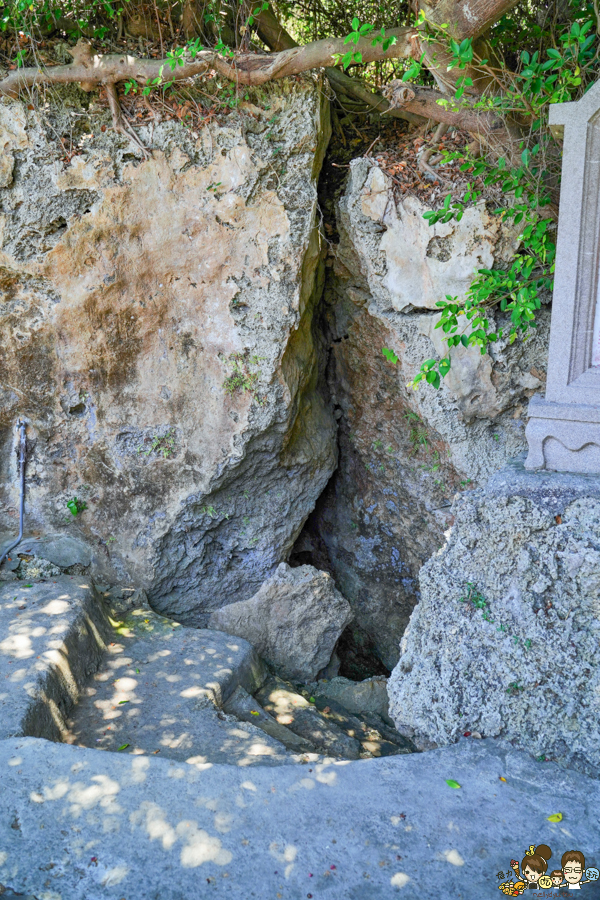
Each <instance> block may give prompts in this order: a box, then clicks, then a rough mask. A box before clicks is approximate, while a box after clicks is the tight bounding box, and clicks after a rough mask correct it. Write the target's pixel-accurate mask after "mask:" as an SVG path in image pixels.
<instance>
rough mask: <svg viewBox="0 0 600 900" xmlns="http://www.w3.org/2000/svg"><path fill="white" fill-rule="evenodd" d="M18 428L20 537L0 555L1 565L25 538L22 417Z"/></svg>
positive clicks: (25, 438)
mask: <svg viewBox="0 0 600 900" xmlns="http://www.w3.org/2000/svg"><path fill="white" fill-rule="evenodd" d="M17 428H18V429H19V430H20V436H19V466H20V479H21V498H20V503H19V537H18V538H17V539H16V541H14V543H12V544H11V545H10V546H9V547H7V549H6V550H5V551H4V553H3V554H2V556H0V566H1V565H2V563H3V562H4V560H5V559H6V557H7V556H8V554H9V553H10V551H11V550H14V549H15V547H16V546H17V545H18V544H20V543H21V541H22V539H23V510H24V508H25V461H26V459H27V434H26V431H25V429H26V425H25V422H22V421H21V419H19V421H18V422H17Z"/></svg>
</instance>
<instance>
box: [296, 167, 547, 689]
mask: <svg viewBox="0 0 600 900" xmlns="http://www.w3.org/2000/svg"><path fill="white" fill-rule="evenodd" d="M423 212H425V207H423V206H422V204H420V201H417V200H416V199H415V198H411V199H404V200H396V198H395V197H394V196H393V193H392V184H391V182H390V180H389V179H388V178H387V176H386V175H384V173H382V172H381V170H380V169H379V168H378V167H377V166H376V165H374V164H373V163H372V162H370V161H368V160H365V159H359V160H354V161H353V162H352V163H351V165H350V175H349V180H348V184H347V187H346V191H345V193H344V195H343V197H342V199H341V201H340V203H339V208H338V229H339V233H340V243H339V245H338V247H337V249H336V252H335V259H334V271H333V274H332V277H331V278H330V279H329V281H328V286H327V292H326V297H325V300H326V309H327V314H328V324H329V330H330V334H331V338H332V354H331V359H330V365H329V370H328V378H329V384H330V390H331V395H332V400H333V402H334V404H335V405H336V406H337V410H336V414H337V415H338V416H340V419H339V446H340V464H339V468H338V470H337V471H336V473H335V474H334V476H333V478H332V479H331V482H330V484H329V485H328V487H327V489H326V491H325V493H324V494H323V495H322V496H321V498H320V499H319V502H318V504H317V508H316V511H315V513H314V514H313V515H312V516H311V518H310V519H309V522H308V524H307V527H306V529H305V531H304V532H303V534H302V536H301V538H300V542H299V544H298V545H297V557H296V558H297V560H298V561H300V562H307V561H313V562H315V563H316V564H318V565H319V567H320V568H323V569H327V570H328V571H330V572H331V573H332V575H333V576H334V578H335V580H336V584H337V585H338V587H339V589H340V590H341V591H342V593H343V594H344V596H345V597H346V598H347V599H348V600H349V602H350V604H351V606H352V608H353V611H354V613H355V617H356V628H357V629H360V631H359V632H358V631H357V633H356V641H357V642H358V641H367V642H370V643H371V646H372V647H373V648H374V652H375V653H376V654H377V655H378V656H379V659H380V660H381V661H382V662H383V663H384V664H385V666H386V667H387V668H388V669H391V668H393V666H394V665H395V664H396V663H397V661H398V655H399V650H398V647H399V640H400V637H401V635H402V633H403V631H404V629H405V627H406V624H407V622H408V619H409V617H410V614H411V611H412V609H413V608H414V605H415V603H416V602H417V600H418V597H419V587H418V581H417V575H418V572H419V569H420V567H421V566H422V565H423V563H424V562H425V561H426V560H427V559H428V558H429V557H430V556H431V554H432V553H435V552H436V551H437V550H438V549H439V548H440V547H441V546H442V545H443V543H444V540H445V538H444V534H445V532H446V531H447V529H448V528H449V526H450V525H451V522H452V518H451V510H450V505H451V501H452V497H453V496H454V494H455V493H456V492H457V491H459V490H470V489H471V488H472V487H475V486H477V485H479V484H482V483H484V482H485V480H486V479H487V478H488V477H489V476H490V475H491V474H492V473H493V472H494V471H497V470H499V469H501V468H502V466H503V465H504V464H505V462H506V460H507V459H509V458H511V457H513V456H516V455H518V454H519V453H520V452H521V451H522V450H524V449H525V446H526V442H525V411H526V405H527V399H528V397H530V396H531V395H532V394H533V393H534V392H535V390H537V389H538V388H539V387H540V386H541V385H542V384H543V382H544V379H545V365H546V358H547V347H548V324H549V315H548V312H547V310H546V309H545V308H543V309H542V310H541V311H540V312H539V313H538V320H539V326H540V327H539V328H537V329H536V330H535V331H534V332H533V334H532V336H531V337H530V338H529V339H528V340H527V341H525V342H521V341H517V342H516V343H515V344H512V345H509V344H508V342H507V341H506V340H505V339H503V340H500V341H498V342H497V343H495V344H494V345H493V346H492V347H491V348H490V352H489V354H487V355H485V356H482V355H481V353H480V351H479V349H478V348H469V349H465V348H463V347H460V348H457V349H454V350H453V351H452V368H451V371H450V375H449V376H448V378H446V379H445V380H444V382H443V385H442V388H441V389H440V390H439V391H435V390H434V389H433V388H432V387H430V386H429V385H421V386H420V387H419V389H418V390H417V391H414V390H412V389H411V388H408V387H407V384H408V382H409V381H410V380H411V379H412V378H413V377H414V375H415V374H416V373H417V372H418V371H419V367H420V365H421V363H422V362H423V361H424V360H426V359H429V358H431V357H434V356H437V355H438V353H439V352H440V351H442V352H443V347H442V343H441V338H442V333H441V331H440V329H437V330H436V329H435V324H436V323H437V321H438V320H439V313H438V312H433V311H431V312H430V311H428V310H429V309H431V308H433V307H434V304H435V301H437V300H443V299H444V296H445V295H446V294H447V293H452V294H455V295H464V292H465V291H466V290H467V288H468V287H469V285H470V283H471V280H472V278H473V276H474V274H475V271H476V269H477V268H479V267H480V266H482V265H486V266H488V265H491V264H492V263H496V264H503V262H504V260H505V259H506V257H507V253H508V252H509V248H510V247H512V246H514V233H513V232H511V230H510V229H508V228H506V226H504V225H501V224H500V222H499V219H498V217H495V216H492V215H491V214H490V213H488V212H487V210H486V209H485V207H483V206H478V207H474V208H472V209H471V210H468V211H467V212H468V214H467V213H466V214H465V216H464V217H463V219H462V221H461V222H460V223H449V224H448V225H445V226H443V227H442V226H440V225H436V226H435V227H434V228H430V227H429V226H428V225H427V223H426V220H424V219H423V218H422V215H423ZM440 229H441V230H440ZM442 245H443V246H442ZM435 248H437V249H435ZM434 249H435V253H434ZM442 251H443V252H442ZM432 254H433V255H432ZM498 324H502V323H501V322H500V318H498ZM383 347H388V348H391V349H393V350H394V351H395V353H396V355H397V357H398V360H399V362H398V364H397V365H395V366H394V365H392V364H391V363H390V362H388V360H387V359H386V358H385V357H384V356H383V354H382V352H381V350H382V348H383ZM354 627H355V626H353V628H354ZM342 672H343V673H344V674H345V670H344V669H343V668H342Z"/></svg>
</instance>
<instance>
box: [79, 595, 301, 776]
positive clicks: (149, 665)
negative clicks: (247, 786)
mask: <svg viewBox="0 0 600 900" xmlns="http://www.w3.org/2000/svg"><path fill="white" fill-rule="evenodd" d="M111 624H112V625H113V629H114V635H113V640H112V641H111V642H110V644H109V646H108V648H107V653H106V657H105V659H104V661H103V663H102V665H101V666H100V667H99V669H98V671H97V672H96V674H95V675H94V676H93V678H92V680H91V682H90V684H89V685H88V686H87V687H86V689H85V690H84V692H83V696H82V698H81V700H80V701H79V703H78V705H77V706H76V708H75V709H74V712H73V715H72V717H71V719H70V722H69V734H68V735H67V737H66V741H67V742H68V743H74V744H79V745H80V746H86V747H93V748H96V749H98V750H111V751H118V752H122V753H128V754H134V755H158V754H160V755H161V756H165V757H168V758H170V759H175V760H180V761H182V762H186V763H187V764H188V765H194V766H197V767H200V768H202V767H204V766H206V765H213V764H215V763H223V764H232V765H241V766H251V765H256V764H258V763H263V764H266V765H281V764H286V763H291V762H295V761H296V760H295V759H294V758H293V757H292V756H291V755H290V754H289V753H288V751H287V750H286V748H285V746H283V744H281V743H280V742H279V741H277V740H276V739H274V738H273V737H271V736H269V735H267V734H265V733H264V732H263V731H261V730H260V729H259V728H257V727H256V726H255V725H254V724H252V723H246V722H239V721H238V720H237V719H236V718H234V717H232V716H228V715H226V714H225V713H224V712H223V711H222V710H221V706H222V705H223V703H224V702H225V701H227V700H228V699H229V697H230V696H231V695H232V694H233V693H234V691H235V690H236V688H238V687H243V688H244V689H245V690H246V691H248V692H251V691H255V690H256V689H257V688H258V687H260V685H261V684H262V683H263V682H264V680H265V678H266V677H267V671H266V669H265V667H264V664H263V663H262V661H261V660H260V658H259V657H258V656H257V654H256V653H255V651H254V649H253V648H252V646H251V645H250V644H249V643H248V642H247V641H244V640H242V639H240V638H234V637H230V636H229V635H227V634H224V633H223V632H220V631H210V630H208V629H196V628H185V627H183V626H181V625H178V624H177V623H176V622H173V621H172V620H170V619H166V618H163V617H162V616H158V615H156V614H155V613H153V612H152V611H150V609H147V608H146V609H144V608H141V609H133V610H130V611H128V612H126V613H125V614H124V615H122V616H121V618H120V619H119V620H112V619H111Z"/></svg>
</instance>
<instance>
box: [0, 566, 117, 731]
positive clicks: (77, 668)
mask: <svg viewBox="0 0 600 900" xmlns="http://www.w3.org/2000/svg"><path fill="white" fill-rule="evenodd" d="M110 634H111V632H110V626H109V622H108V619H107V616H106V611H105V608H104V606H103V604H102V602H101V601H100V598H99V596H98V594H97V593H96V591H95V590H94V588H93V585H92V584H91V582H89V581H88V580H87V579H85V578H81V577H76V576H74V577H68V576H65V577H63V578H56V579H55V580H54V581H51V582H43V583H40V582H38V583H33V584H30V583H28V582H23V581H12V582H6V583H4V584H2V585H0V737H1V738H5V737H10V736H14V735H20V734H30V735H35V736H37V737H45V738H49V739H50V740H60V739H61V737H62V736H63V735H64V733H65V727H66V716H67V715H68V713H69V711H70V708H71V707H72V705H73V703H75V702H76V701H77V699H78V697H79V696H80V693H81V690H82V688H83V685H84V684H85V682H86V680H87V678H88V677H89V675H90V674H91V673H92V672H94V671H95V670H96V669H97V668H98V666H99V664H100V661H101V659H102V655H103V651H104V646H105V643H106V642H108V641H109V640H110V637H109V635H110Z"/></svg>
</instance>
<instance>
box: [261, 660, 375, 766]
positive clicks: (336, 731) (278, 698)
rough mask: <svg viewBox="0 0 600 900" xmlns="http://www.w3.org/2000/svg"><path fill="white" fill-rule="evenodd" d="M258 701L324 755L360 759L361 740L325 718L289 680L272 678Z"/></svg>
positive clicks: (282, 723)
mask: <svg viewBox="0 0 600 900" xmlns="http://www.w3.org/2000/svg"><path fill="white" fill-rule="evenodd" d="M256 699H257V700H258V701H259V703H260V704H261V705H262V706H263V707H264V709H265V710H266V711H267V712H268V713H270V715H272V716H273V718H274V719H276V720H277V722H279V724H280V725H285V727H286V728H289V730H290V731H293V732H294V734H297V735H299V736H300V737H302V738H304V739H305V740H307V741H309V742H310V743H311V744H312V745H313V746H314V747H316V748H317V749H318V750H319V751H320V752H321V753H326V754H327V755H328V756H333V757H337V758H341V759H359V758H360V752H361V746H360V743H359V742H358V740H357V739H356V738H355V737H351V736H350V735H349V734H346V732H344V731H343V730H342V729H341V728H340V727H339V726H338V725H337V724H336V723H335V722H334V721H332V720H329V719H327V718H326V717H325V716H323V715H321V713H320V712H319V711H318V710H317V709H316V708H315V706H314V705H312V704H311V703H310V702H309V701H308V700H307V699H306V698H305V697H303V696H302V694H300V693H298V692H297V691H296V690H295V688H294V687H293V686H292V685H291V684H289V683H288V682H287V681H283V680H282V679H281V678H278V677H276V676H272V677H271V678H269V680H268V681H266V682H265V684H264V685H263V687H262V688H261V689H260V690H259V691H257V692H256Z"/></svg>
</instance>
